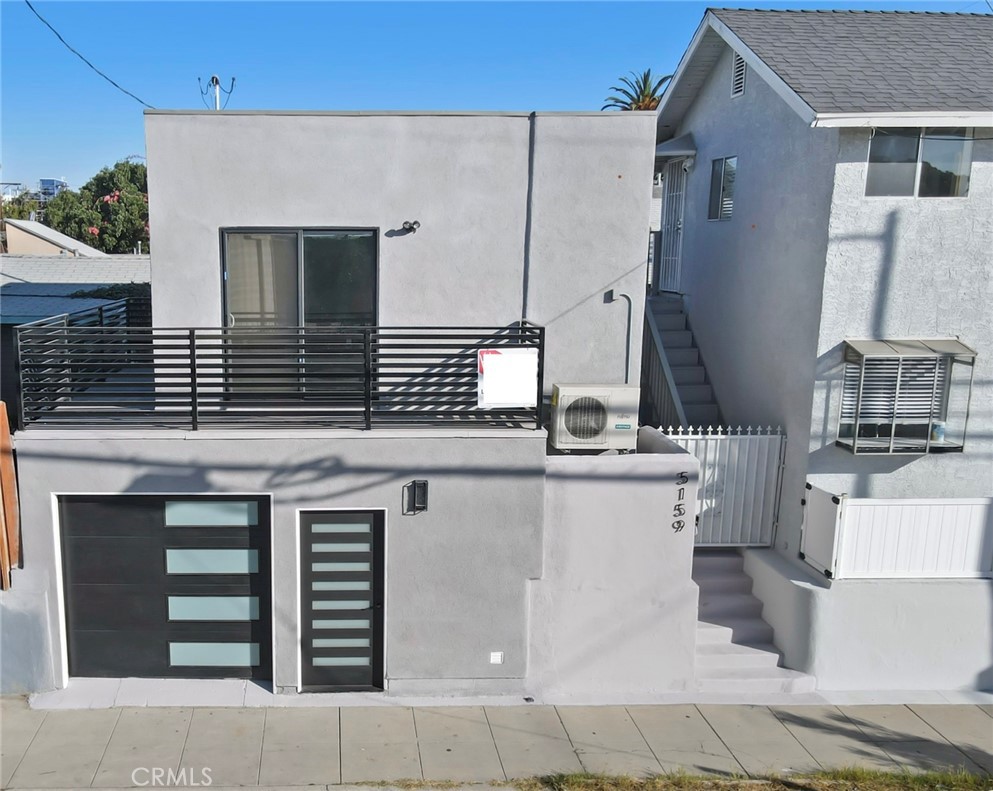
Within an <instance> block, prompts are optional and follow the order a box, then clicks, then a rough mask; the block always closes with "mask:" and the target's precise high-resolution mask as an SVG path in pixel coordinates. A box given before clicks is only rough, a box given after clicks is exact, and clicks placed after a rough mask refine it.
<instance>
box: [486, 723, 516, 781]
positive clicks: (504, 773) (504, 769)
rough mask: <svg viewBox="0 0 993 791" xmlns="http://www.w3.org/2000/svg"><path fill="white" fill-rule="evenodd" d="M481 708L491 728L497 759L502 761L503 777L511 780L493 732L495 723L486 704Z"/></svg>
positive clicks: (488, 726) (491, 737) (487, 724)
mask: <svg viewBox="0 0 993 791" xmlns="http://www.w3.org/2000/svg"><path fill="white" fill-rule="evenodd" d="M479 708H481V709H482V710H483V717H485V718H486V727H487V728H489V731H490V739H492V740H493V752H495V753H496V757H497V761H499V762H500V771H501V772H503V779H504V780H509V779H510V778H508V777H507V770H506V768H504V765H503V756H502V755H500V748H499V747H498V746H497V742H496V736H495V735H494V734H493V725H492V724H491V723H490V715H489V712H487V711H486V706H480V707H479Z"/></svg>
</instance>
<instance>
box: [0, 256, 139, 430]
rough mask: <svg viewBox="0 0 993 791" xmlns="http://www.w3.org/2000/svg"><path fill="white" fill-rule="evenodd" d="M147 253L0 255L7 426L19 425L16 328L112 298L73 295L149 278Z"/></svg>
mask: <svg viewBox="0 0 993 791" xmlns="http://www.w3.org/2000/svg"><path fill="white" fill-rule="evenodd" d="M150 269H151V267H150V261H149V257H148V256H147V255H144V256H137V255H113V256H110V255H108V256H102V257H100V258H99V259H97V258H90V259H84V258H73V259H71V260H70V259H67V258H66V257H65V256H40V255H0V364H2V366H3V367H2V373H0V387H2V390H0V400H2V401H3V402H4V403H5V404H6V405H7V413H8V417H9V420H10V425H11V426H16V425H17V422H18V421H17V415H18V409H19V403H20V394H19V390H20V382H19V381H18V375H17V346H16V341H15V337H14V328H15V327H16V326H17V325H18V324H26V323H28V322H32V321H38V320H39V319H46V318H50V317H52V316H57V315H60V314H71V313H80V312H81V311H87V310H91V309H97V310H99V308H101V307H106V306H109V305H111V304H112V303H113V302H115V299H112V298H106V299H102V298H95V297H73V296H71V295H72V294H76V293H78V292H86V291H92V290H94V289H100V288H106V287H108V286H115V285H122V284H131V283H149V282H150V280H151V272H150Z"/></svg>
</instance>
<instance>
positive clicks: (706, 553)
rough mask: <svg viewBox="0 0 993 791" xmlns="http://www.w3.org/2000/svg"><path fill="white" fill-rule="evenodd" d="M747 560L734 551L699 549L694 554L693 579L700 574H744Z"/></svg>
mask: <svg viewBox="0 0 993 791" xmlns="http://www.w3.org/2000/svg"><path fill="white" fill-rule="evenodd" d="M744 568H745V558H744V556H743V555H742V554H741V553H740V552H736V551H734V550H733V549H732V550H722V549H712V550H704V549H698V550H697V551H696V552H694V553H693V579H694V580H695V579H696V578H697V574H698V573H699V572H703V573H707V572H710V573H715V574H717V573H719V574H727V573H728V572H731V573H734V572H737V573H739V574H744Z"/></svg>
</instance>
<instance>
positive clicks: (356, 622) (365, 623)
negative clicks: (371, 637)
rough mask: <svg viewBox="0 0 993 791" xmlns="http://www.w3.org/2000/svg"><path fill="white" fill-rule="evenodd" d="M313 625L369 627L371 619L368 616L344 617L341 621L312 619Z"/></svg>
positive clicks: (329, 627) (335, 627)
mask: <svg viewBox="0 0 993 791" xmlns="http://www.w3.org/2000/svg"><path fill="white" fill-rule="evenodd" d="M310 623H311V625H312V626H313V627H314V628H315V629H368V628H369V619H368V618H353V619H350V620H349V619H347V618H346V619H342V620H340V621H336V620H335V621H325V620H317V621H311V622H310Z"/></svg>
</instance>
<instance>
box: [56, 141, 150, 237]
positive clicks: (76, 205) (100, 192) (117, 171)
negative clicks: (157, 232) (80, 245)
mask: <svg viewBox="0 0 993 791" xmlns="http://www.w3.org/2000/svg"><path fill="white" fill-rule="evenodd" d="M45 222H46V223H47V224H48V225H49V226H50V227H52V228H54V229H55V230H56V231H61V232H62V233H64V234H66V235H67V236H71V237H72V238H73V239H78V240H79V241H81V242H85V243H86V244H88V245H90V246H92V247H96V248H97V249H98V250H103V251H104V252H105V253H130V252H132V251H133V250H134V249H135V248H136V247H137V246H138V242H141V248H142V251H147V250H148V248H149V241H148V173H147V170H146V168H145V166H144V165H142V164H140V163H137V162H131V161H129V160H122V161H121V162H118V163H117V164H116V165H114V167H112V168H103V169H102V170H101V171H100V172H99V173H97V174H96V175H95V176H94V177H93V178H91V179H90V180H89V181H87V182H86V183H85V184H84V185H83V186H82V187H81V188H80V189H79V192H74V191H73V190H63V191H62V192H60V193H59V194H58V195H56V196H55V197H54V198H52V200H50V201H49V202H48V204H47V205H46V206H45Z"/></svg>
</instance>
